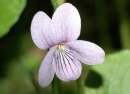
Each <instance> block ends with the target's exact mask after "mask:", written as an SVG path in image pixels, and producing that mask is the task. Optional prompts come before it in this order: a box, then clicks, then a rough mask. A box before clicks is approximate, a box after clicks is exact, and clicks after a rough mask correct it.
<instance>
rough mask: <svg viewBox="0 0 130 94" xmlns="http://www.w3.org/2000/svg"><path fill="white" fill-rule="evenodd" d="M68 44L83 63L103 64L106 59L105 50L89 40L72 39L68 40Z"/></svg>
mask: <svg viewBox="0 0 130 94" xmlns="http://www.w3.org/2000/svg"><path fill="white" fill-rule="evenodd" d="M65 45H67V46H68V47H69V48H70V49H71V50H74V51H75V52H76V53H77V54H78V56H77V58H79V59H80V60H81V61H82V62H83V63H85V64H88V65H97V64H102V63H103V62H104V59H105V52H104V50H103V49H102V48H101V47H99V46H98V45H96V44H94V43H91V42H88V41H82V40H77V41H72V42H68V43H66V44H65Z"/></svg>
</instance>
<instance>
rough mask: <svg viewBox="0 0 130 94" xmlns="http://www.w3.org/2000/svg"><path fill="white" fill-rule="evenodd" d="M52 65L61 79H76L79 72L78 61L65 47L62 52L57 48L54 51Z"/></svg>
mask: <svg viewBox="0 0 130 94" xmlns="http://www.w3.org/2000/svg"><path fill="white" fill-rule="evenodd" d="M53 65H54V69H55V71H56V75H57V77H58V78H59V79H61V80H62V81H66V82H68V81H70V80H76V79H77V78H79V76H80V74H81V64H80V61H79V60H78V59H77V58H75V56H74V54H73V53H72V52H71V50H69V49H68V48H67V47H65V49H64V50H63V51H62V52H60V51H58V50H57V51H56V52H55V56H54V58H53Z"/></svg>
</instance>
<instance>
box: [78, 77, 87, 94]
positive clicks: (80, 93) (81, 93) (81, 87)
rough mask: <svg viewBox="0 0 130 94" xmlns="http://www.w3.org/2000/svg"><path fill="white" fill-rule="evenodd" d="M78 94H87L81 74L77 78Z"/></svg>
mask: <svg viewBox="0 0 130 94" xmlns="http://www.w3.org/2000/svg"><path fill="white" fill-rule="evenodd" d="M77 88H78V91H77V94H85V93H84V81H83V80H82V78H81V76H80V77H79V78H78V79H77Z"/></svg>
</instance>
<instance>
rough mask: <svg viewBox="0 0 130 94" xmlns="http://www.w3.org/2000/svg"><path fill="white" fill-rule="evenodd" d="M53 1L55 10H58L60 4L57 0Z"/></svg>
mask: <svg viewBox="0 0 130 94" xmlns="http://www.w3.org/2000/svg"><path fill="white" fill-rule="evenodd" d="M51 3H52V5H53V8H54V10H56V8H57V7H58V6H59V4H58V2H57V0H51Z"/></svg>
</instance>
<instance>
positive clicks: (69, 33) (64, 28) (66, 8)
mask: <svg viewBox="0 0 130 94" xmlns="http://www.w3.org/2000/svg"><path fill="white" fill-rule="evenodd" d="M52 21H53V23H54V25H55V27H56V31H57V32H59V33H58V34H59V35H58V37H59V39H60V40H61V42H62V43H64V42H68V41H72V40H76V39H77V38H78V37H79V34H80V29H81V19H80V15H79V12H78V10H77V9H76V8H75V7H74V6H73V5H72V4H69V3H64V4H62V5H60V6H59V7H58V8H57V9H56V11H55V13H54V14H53V17H52Z"/></svg>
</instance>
